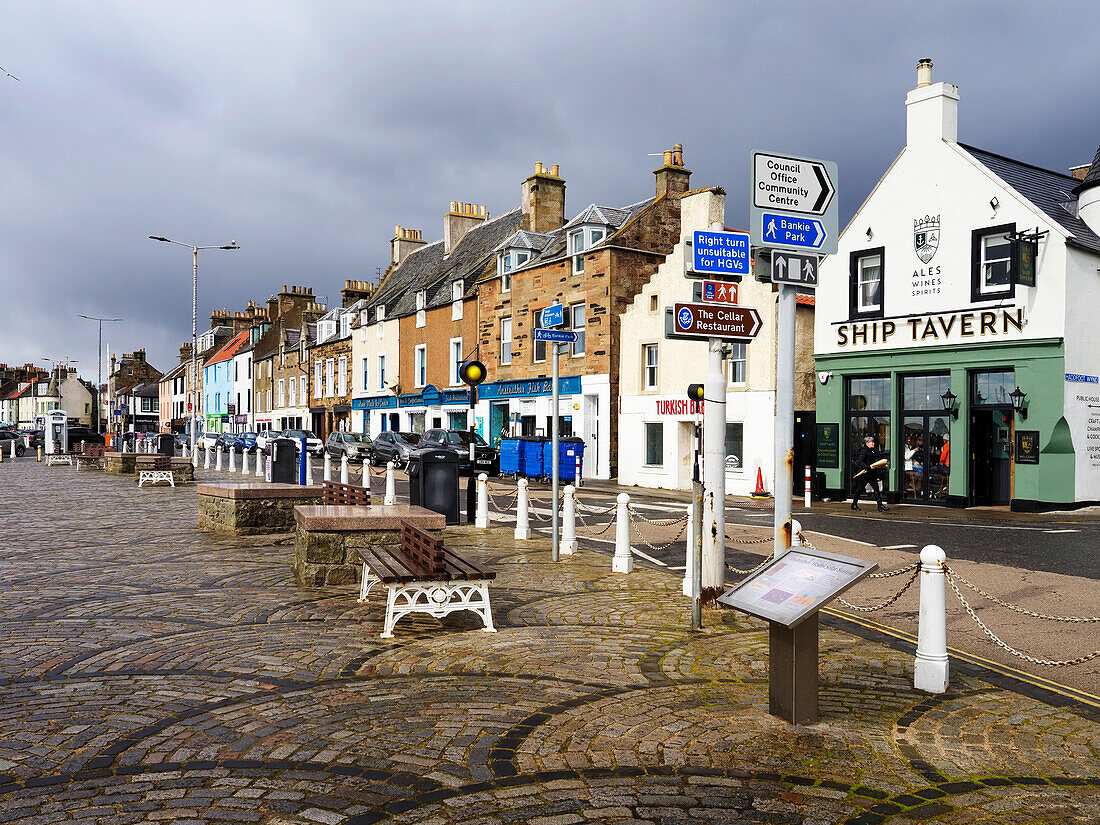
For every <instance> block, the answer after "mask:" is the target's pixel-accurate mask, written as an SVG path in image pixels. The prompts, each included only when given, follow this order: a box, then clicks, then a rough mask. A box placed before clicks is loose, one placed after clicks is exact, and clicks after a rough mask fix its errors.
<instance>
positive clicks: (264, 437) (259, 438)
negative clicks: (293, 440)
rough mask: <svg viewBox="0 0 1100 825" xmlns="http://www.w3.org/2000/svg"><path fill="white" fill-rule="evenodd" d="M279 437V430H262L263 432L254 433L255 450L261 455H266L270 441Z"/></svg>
mask: <svg viewBox="0 0 1100 825" xmlns="http://www.w3.org/2000/svg"><path fill="white" fill-rule="evenodd" d="M280 435H281V432H280V431H279V430H264V431H263V432H259V433H256V449H257V450H259V451H260V452H261V453H265V454H266V453H267V451H268V449H269V448H270V446H271V441H272V440H273V439H276V438H278V437H279V436H280Z"/></svg>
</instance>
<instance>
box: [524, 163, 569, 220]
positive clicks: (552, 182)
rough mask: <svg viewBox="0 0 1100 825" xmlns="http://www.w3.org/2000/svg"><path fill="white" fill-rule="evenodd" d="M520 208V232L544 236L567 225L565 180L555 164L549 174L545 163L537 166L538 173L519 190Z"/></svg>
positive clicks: (536, 171)
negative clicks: (559, 174) (522, 230)
mask: <svg viewBox="0 0 1100 825" xmlns="http://www.w3.org/2000/svg"><path fill="white" fill-rule="evenodd" d="M520 205H521V207H522V209H523V220H522V222H521V223H520V228H521V229H527V230H529V231H531V232H543V233H545V232H553V231H554V230H555V229H560V228H561V227H563V226H565V181H564V180H562V179H561V178H560V177H559V176H558V165H557V164H556V163H555V164H554V165H553V166H552V167H551V168H550V170H549V171H546V170H545V169H543V168H542V161H539V162H538V163H536V164H535V174H533V175H531V177H529V178H528V179H527V180H525V181H524V182H523V186H522V187H521V189H520Z"/></svg>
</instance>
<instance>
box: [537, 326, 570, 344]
mask: <svg viewBox="0 0 1100 825" xmlns="http://www.w3.org/2000/svg"><path fill="white" fill-rule="evenodd" d="M534 338H535V340H536V341H551V342H553V343H555V344H575V343H577V333H575V332H573V330H571V329H536V330H535V334H534Z"/></svg>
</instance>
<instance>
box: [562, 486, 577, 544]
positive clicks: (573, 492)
mask: <svg viewBox="0 0 1100 825" xmlns="http://www.w3.org/2000/svg"><path fill="white" fill-rule="evenodd" d="M558 552H559V553H560V554H561V555H563V556H572V555H573V554H574V553H576V552H577V488H576V487H574V486H573V485H572V484H567V485H566V486H565V498H564V499H562V503H561V544H560V545H559V546H558Z"/></svg>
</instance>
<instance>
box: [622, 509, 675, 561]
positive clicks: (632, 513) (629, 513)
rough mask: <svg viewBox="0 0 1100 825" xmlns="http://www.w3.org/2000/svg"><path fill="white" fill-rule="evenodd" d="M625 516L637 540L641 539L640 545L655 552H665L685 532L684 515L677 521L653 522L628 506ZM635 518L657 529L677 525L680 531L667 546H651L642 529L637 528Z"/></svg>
mask: <svg viewBox="0 0 1100 825" xmlns="http://www.w3.org/2000/svg"><path fill="white" fill-rule="evenodd" d="M626 514H627V517H628V518H629V519H630V526H631V527H632V528H633V529H634V531H635V532H636V533H637V535H638V538H639V539H641V541H642V544H644V545H645V546H646V547H648V548H649V549H650V550H657V551H660V550H667V549H668V548H669V547H671V546H672V545H674V544H675V543H676V542H678V541H679V540H680V539H681V537H683V535H684V533H686V532H687V525H688V517H687V514H686V513H685V514H684V515H682V516H681V517H680V518H677V519H668V520H667V521H653V520H651V519H647V518H646V517H645V516H643V515H642V514H641V513H635V511H634V508H632V507H629V506H628V507H627V509H626ZM635 516H637V517H638V519H640V520H642V521H645V522H648V523H649V524H653V525H656V526H659V527H672V526H673V525H676V524H679V525H680V530H679V532H677V533H676V535H675V536H674V537H673V539H672V541H670V542H668V543H667V544H660V545H657V544H653V543H651V542H650V540H649V539H647V538H646V537H645V534H644V533H643V532H642V528H641V527H640V526H639V524H638V521H637V520H636V519H635Z"/></svg>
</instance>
